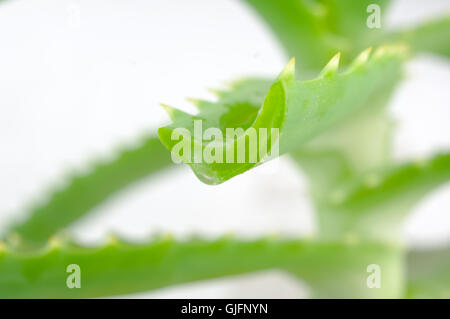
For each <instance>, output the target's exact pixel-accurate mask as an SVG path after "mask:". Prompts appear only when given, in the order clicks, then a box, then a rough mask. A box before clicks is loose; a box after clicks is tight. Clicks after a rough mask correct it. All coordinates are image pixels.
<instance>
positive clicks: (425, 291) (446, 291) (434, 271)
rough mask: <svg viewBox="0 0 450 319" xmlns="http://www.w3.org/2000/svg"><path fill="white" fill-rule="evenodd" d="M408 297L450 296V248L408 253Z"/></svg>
mask: <svg viewBox="0 0 450 319" xmlns="http://www.w3.org/2000/svg"><path fill="white" fill-rule="evenodd" d="M407 297H408V298H445V299H448V298H450V249H449V248H448V247H447V248H443V249H435V250H415V251H411V252H410V253H409V254H408V290H407Z"/></svg>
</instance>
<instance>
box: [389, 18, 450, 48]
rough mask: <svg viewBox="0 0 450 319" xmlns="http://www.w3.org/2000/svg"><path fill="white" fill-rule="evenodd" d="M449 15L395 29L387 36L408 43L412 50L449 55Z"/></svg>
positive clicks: (390, 39)
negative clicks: (406, 27)
mask: <svg viewBox="0 0 450 319" xmlns="http://www.w3.org/2000/svg"><path fill="white" fill-rule="evenodd" d="M448 39H450V16H446V17H442V18H440V19H437V20H432V21H428V22H426V23H424V24H422V25H419V26H416V27H413V28H409V29H404V30H400V31H395V32H393V34H391V35H389V36H388V37H387V40H389V41H393V42H403V43H406V44H408V45H409V46H410V47H411V49H412V51H413V52H417V53H423V52H431V53H435V54H440V55H443V56H446V57H450V42H449V41H448Z"/></svg>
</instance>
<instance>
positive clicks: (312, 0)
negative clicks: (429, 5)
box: [245, 0, 389, 76]
mask: <svg viewBox="0 0 450 319" xmlns="http://www.w3.org/2000/svg"><path fill="white" fill-rule="evenodd" d="M245 2H246V3H248V4H249V5H250V6H251V7H252V8H253V9H254V10H255V11H256V12H257V13H258V14H259V15H260V16H261V17H262V18H263V19H264V21H265V22H266V23H267V24H268V25H269V26H270V28H271V29H272V31H273V32H274V33H275V35H276V36H277V38H278V40H279V41H280V42H281V44H282V45H283V47H284V49H285V51H286V53H287V54H288V56H289V57H296V59H297V70H311V69H313V70H314V69H318V68H320V67H322V65H323V64H325V63H326V61H328V60H329V59H330V58H331V57H332V55H333V54H334V52H336V51H341V52H342V53H343V61H342V63H343V64H344V65H345V64H347V63H348V62H350V60H351V59H352V58H353V57H354V56H355V55H356V54H357V53H358V52H360V51H361V50H363V49H364V48H366V47H368V46H371V45H373V44H374V43H380V41H375V40H376V39H379V38H380V37H381V31H380V29H370V28H368V27H367V25H366V21H367V17H368V16H369V13H368V12H367V7H368V6H369V5H371V4H372V5H373V4H376V5H378V6H379V7H380V8H381V10H382V14H383V15H384V14H385V13H384V9H385V8H386V7H387V4H388V3H389V1H387V0H375V1H374V0H358V1H353V0H318V1H316V0H283V1H274V0H245ZM383 15H382V16H383ZM300 76H302V74H300Z"/></svg>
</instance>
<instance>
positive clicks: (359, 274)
mask: <svg viewBox="0 0 450 319" xmlns="http://www.w3.org/2000/svg"><path fill="white" fill-rule="evenodd" d="M398 252H399V248H398V247H395V246H386V245H383V244H377V243H367V242H360V243H346V242H311V241H299V240H287V239H274V238H263V239H258V240H248V241H243V240H238V239H233V238H230V237H224V238H221V239H219V240H215V241H205V240H202V239H190V240H184V241H179V240H174V239H172V238H170V237H162V238H159V239H155V240H153V241H151V242H150V243H141V244H136V243H134V244H133V243H127V242H124V241H120V240H118V239H112V240H110V241H109V242H108V244H106V245H104V246H101V247H91V248H88V247H81V246H78V245H75V244H73V243H64V242H58V241H57V240H52V241H51V242H50V244H49V246H48V247H46V248H43V249H42V250H40V251H33V252H26V253H25V252H16V251H13V250H10V249H9V248H8V247H7V246H5V245H1V251H0V297H1V298H51V297H53V298H87V297H100V296H110V295H118V294H128V293H135V292H141V291H148V290H153V289H157V288H161V287H167V286H171V285H177V284H181V283H188V282H193V281H199V280H206V279H212V278H218V277H224V276H232V275H237V274H245V273H249V272H255V271H259V270H264V269H281V270H285V271H289V272H291V273H294V274H295V275H297V276H299V277H300V278H302V279H303V280H305V281H306V282H308V283H309V284H310V285H311V287H313V289H314V287H317V292H316V293H317V294H324V295H328V296H330V295H339V296H340V297H342V296H343V295H341V294H339V292H341V290H342V285H344V286H345V287H346V293H345V295H346V296H348V295H353V296H357V297H359V298H364V297H376V296H379V295H378V294H381V293H386V295H385V296H388V297H395V296H398V295H400V294H401V293H402V291H401V285H400V283H401V281H402V278H401V276H400V275H399V274H400V273H399V269H401V260H400V258H399V254H398ZM372 263H377V264H379V265H380V267H383V269H386V270H385V271H384V273H383V278H386V281H388V279H395V280H394V282H395V283H394V284H392V285H386V286H383V287H382V289H369V288H368V287H367V285H366V281H367V277H368V275H369V274H368V273H367V270H366V269H367V266H368V265H369V264H372ZM74 264H75V265H78V266H79V269H80V279H81V280H80V284H81V288H80V289H77V288H72V289H69V288H68V287H67V286H66V280H67V278H68V277H69V275H70V273H67V271H66V269H67V267H68V266H69V265H74ZM330 264H332V265H333V267H334V268H333V271H330V269H329V265H330Z"/></svg>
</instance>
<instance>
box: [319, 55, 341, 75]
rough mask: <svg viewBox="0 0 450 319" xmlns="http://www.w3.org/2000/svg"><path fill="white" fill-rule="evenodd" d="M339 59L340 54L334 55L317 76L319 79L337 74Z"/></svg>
mask: <svg viewBox="0 0 450 319" xmlns="http://www.w3.org/2000/svg"><path fill="white" fill-rule="evenodd" d="M340 59H341V52H338V53H336V55H335V56H334V57H333V58H332V59H331V60H330V62H328V64H327V65H326V66H325V67H324V68H323V70H322V71H321V72H320V74H319V78H325V77H329V76H333V75H334V74H336V73H337V71H338V69H339V60H340Z"/></svg>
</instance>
